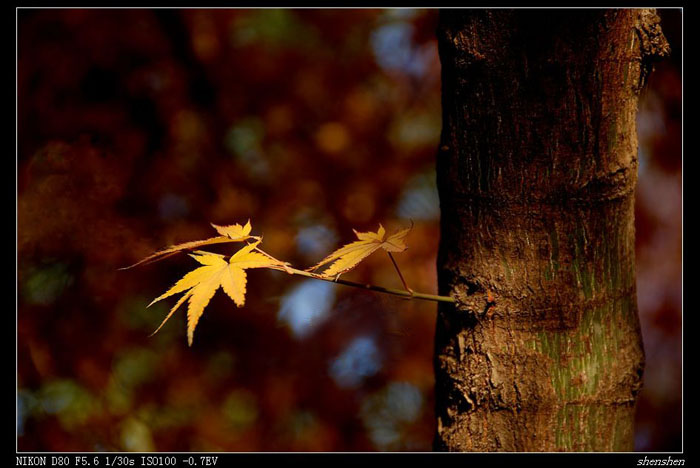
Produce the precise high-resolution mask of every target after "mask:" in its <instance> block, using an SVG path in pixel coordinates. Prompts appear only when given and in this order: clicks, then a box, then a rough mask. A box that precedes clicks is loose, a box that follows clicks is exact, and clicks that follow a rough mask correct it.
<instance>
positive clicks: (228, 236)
mask: <svg viewBox="0 0 700 468" xmlns="http://www.w3.org/2000/svg"><path fill="white" fill-rule="evenodd" d="M212 227H214V229H216V231H217V232H218V233H219V234H220V235H219V236H217V237H211V238H209V239H204V240H198V241H191V242H185V243H183V244H177V245H171V246H170V247H166V248H164V249H161V250H158V251H157V252H155V253H153V254H151V255H149V256H148V257H146V258H144V259H142V260H139V261H138V262H136V263H134V264H133V265H130V266H128V267H124V268H120V270H128V269H129V268H133V267H135V266H138V265H142V264H147V263H153V262H157V261H158V260H163V259H164V258H167V257H170V256H171V255H175V254H177V253H178V252H182V251H183V250H192V249H196V248H197V247H202V246H205V245H212V244H223V243H227V242H243V241H245V240H248V239H260V238H259V237H257V236H251V235H250V231H251V229H252V227H251V225H250V220H248V222H247V223H246V225H245V226H241V225H240V224H232V225H230V226H217V225H216V224H212Z"/></svg>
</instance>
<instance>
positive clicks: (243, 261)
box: [148, 241, 289, 346]
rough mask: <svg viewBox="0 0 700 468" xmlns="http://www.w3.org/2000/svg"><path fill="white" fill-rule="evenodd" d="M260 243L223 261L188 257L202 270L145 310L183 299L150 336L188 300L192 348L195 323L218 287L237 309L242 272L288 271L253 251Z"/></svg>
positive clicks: (243, 279)
mask: <svg viewBox="0 0 700 468" xmlns="http://www.w3.org/2000/svg"><path fill="white" fill-rule="evenodd" d="M259 243H260V241H257V242H254V243H252V244H248V245H246V246H245V247H243V248H242V249H240V250H239V251H238V252H236V253H235V254H233V255H232V256H231V258H230V259H229V260H228V261H227V260H226V257H224V256H223V255H218V254H213V253H209V252H201V251H197V252H194V253H193V254H190V256H191V257H192V258H194V259H195V260H197V261H198V262H199V263H200V264H202V266H200V267H199V268H197V269H195V270H193V271H191V272H189V273H187V274H186V275H185V276H184V277H182V279H180V280H179V281H178V282H177V283H175V284H174V285H173V287H171V288H170V289H169V290H168V291H166V292H165V293H164V294H163V295H161V296H159V297H157V298H155V299H154V300H153V302H151V303H150V304H149V305H148V306H149V307H150V306H151V305H153V304H155V303H156V302H158V301H160V300H163V299H165V298H167V297H170V296H172V295H174V294H178V293H181V292H184V293H185V294H183V296H182V297H181V298H180V300H178V301H177V303H176V304H175V305H174V306H173V308H172V309H171V310H170V313H168V315H167V317H165V319H164V320H163V322H162V323H161V324H160V326H159V327H158V328H157V329H156V331H154V332H153V334H155V333H157V332H158V330H160V329H161V327H162V326H163V325H165V322H167V321H168V319H169V318H170V317H171V316H172V315H173V313H175V311H176V310H177V309H178V308H179V307H180V306H181V305H182V304H183V303H184V302H185V301H186V300H187V299H189V306H188V309H187V343H188V344H189V345H190V346H192V339H193V337H194V329H195V327H196V326H197V322H199V318H200V317H201V316H202V313H203V312H204V308H205V307H206V306H207V304H209V301H210V300H211V298H212V297H213V296H214V293H216V291H217V289H219V287H221V288H222V289H223V290H224V292H225V293H226V294H227V295H228V296H229V297H230V298H231V299H232V300H233V302H234V303H235V304H236V305H237V306H238V307H243V305H244V304H245V293H246V283H247V278H246V272H245V270H247V269H249V268H272V269H276V270H284V271H289V270H288V268H289V267H288V264H287V263H285V262H282V261H280V260H277V259H276V258H274V257H272V256H270V255H268V254H266V253H265V252H262V251H261V250H258V249H257V246H258V244H259Z"/></svg>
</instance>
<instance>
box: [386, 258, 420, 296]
mask: <svg viewBox="0 0 700 468" xmlns="http://www.w3.org/2000/svg"><path fill="white" fill-rule="evenodd" d="M386 253H387V255H389V258H390V259H391V263H393V264H394V268H396V273H398V274H399V278H401V282H402V283H403V287H404V289H405V290H406V291H408V292H409V293H411V294H413V289H411V288H409V287H408V284H406V280H405V279H403V275H402V274H401V270H399V265H398V263H396V260H394V256H393V255H391V252H389V251H387V252H386Z"/></svg>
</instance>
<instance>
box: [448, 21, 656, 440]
mask: <svg viewBox="0 0 700 468" xmlns="http://www.w3.org/2000/svg"><path fill="white" fill-rule="evenodd" d="M658 23H659V20H658V17H657V16H656V15H655V13H654V12H653V11H652V10H581V11H574V10H566V11H553V10H517V11H510V10H493V11H489V10H476V11H469V10H460V11H449V10H445V11H442V12H441V16H440V24H439V27H438V41H439V49H440V59H441V62H442V67H443V71H442V85H443V90H442V106H443V131H442V136H441V144H440V150H439V152H438V156H437V173H438V187H439V191H440V203H441V210H442V221H441V224H442V225H441V229H442V238H441V241H440V251H439V255H438V279H439V288H440V294H442V295H450V296H452V297H454V298H455V299H456V300H457V305H456V306H455V305H452V304H440V306H439V313H438V319H437V328H436V340H435V345H436V354H435V372H436V410H437V434H436V439H435V449H436V450H450V451H558V450H565V451H578V450H586V451H598V450H604V451H626V450H633V449H634V432H633V422H634V408H635V400H636V396H637V393H638V392H639V389H640V387H641V378H642V373H643V368H644V352H643V348H642V340H641V333H640V328H639V319H638V316H637V305H636V290H635V259H634V190H635V185H636V180H637V138H636V127H635V117H636V111H637V96H638V93H639V91H640V89H641V88H642V87H643V85H644V82H645V80H646V77H647V75H648V73H649V72H650V70H651V64H652V63H653V61H654V60H656V59H658V58H660V57H662V56H664V55H667V54H668V45H667V43H666V41H665V39H664V37H663V35H662V33H661V30H660V27H659V24H658ZM489 292H490V293H491V294H492V296H493V299H494V303H493V304H489V305H488V306H487V296H488V294H489Z"/></svg>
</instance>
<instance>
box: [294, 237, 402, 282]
mask: <svg viewBox="0 0 700 468" xmlns="http://www.w3.org/2000/svg"><path fill="white" fill-rule="evenodd" d="M410 230H411V228H406V229H402V230H400V231H398V232H396V233H394V234H392V235H390V236H388V237H387V236H386V230H385V229H384V226H382V225H381V224H380V225H379V229H378V230H377V232H372V231H369V232H357V231H355V230H354V229H353V232H354V233H355V235H356V236H357V239H358V240H356V241H355V242H352V243H350V244H347V245H345V246H343V247H341V248H339V249H338V250H336V251H335V252H333V253H332V254H330V255H328V256H327V257H326V258H324V259H323V260H321V261H320V262H319V263H317V264H316V265H314V266H313V267H311V268H309V269H308V270H307V271H312V270H316V269H318V268H320V267H322V266H324V265H326V264H328V263H331V262H332V263H331V265H330V266H329V267H328V268H326V269H325V270H324V271H323V272H321V273H320V276H323V277H326V278H330V277H333V276H340V275H342V274H343V273H346V272H348V271H350V270H352V269H353V268H355V267H356V266H357V265H358V264H359V263H360V262H361V261H362V260H364V259H365V258H367V257H369V256H370V255H372V254H373V253H374V252H376V251H377V250H379V249H384V250H386V251H387V252H403V251H404V250H406V248H407V246H406V243H405V242H404V238H405V237H406V235H407V234H408V232H409V231H410Z"/></svg>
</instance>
